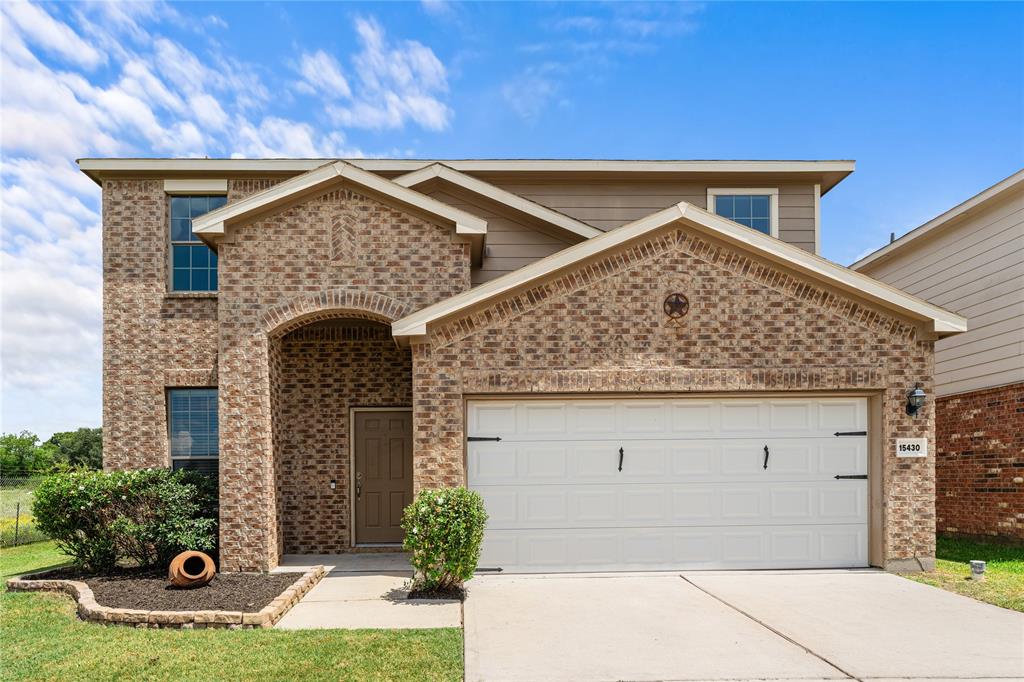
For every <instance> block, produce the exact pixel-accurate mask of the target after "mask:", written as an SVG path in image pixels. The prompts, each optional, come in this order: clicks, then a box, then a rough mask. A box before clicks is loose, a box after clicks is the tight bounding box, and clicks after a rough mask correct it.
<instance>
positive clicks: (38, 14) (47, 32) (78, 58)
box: [4, 2, 106, 69]
mask: <svg viewBox="0 0 1024 682" xmlns="http://www.w3.org/2000/svg"><path fill="white" fill-rule="evenodd" d="M4 16H5V17H7V19H8V21H10V22H11V23H13V24H14V25H16V26H17V27H18V28H19V29H21V34H22V35H23V36H24V37H25V38H26V39H28V41H29V42H31V43H33V44H35V45H38V46H39V47H41V48H43V50H45V51H47V52H50V53H56V54H58V55H60V56H61V57H63V58H65V59H67V60H68V61H70V62H73V63H75V64H78V65H79V66H84V67H86V68H88V69H92V68H95V67H97V66H99V65H100V64H102V63H103V62H105V61H106V57H105V56H104V55H103V54H102V53H100V51H99V50H97V49H96V48H94V47H93V46H92V45H89V44H88V43H86V42H85V41H84V40H82V39H81V38H79V37H78V34H77V33H75V32H74V31H73V30H71V28H70V27H69V26H68V25H67V24H64V23H61V22H59V21H57V20H56V19H54V18H53V17H51V16H50V15H49V14H47V13H46V12H45V11H44V10H43V9H42V8H41V7H38V6H36V5H33V4H30V3H28V2H7V3H4Z"/></svg>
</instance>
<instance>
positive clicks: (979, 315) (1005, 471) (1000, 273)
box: [850, 170, 1024, 540]
mask: <svg viewBox="0 0 1024 682" xmlns="http://www.w3.org/2000/svg"><path fill="white" fill-rule="evenodd" d="M850 267H851V268H853V269H854V270H857V271H859V272H862V273H864V274H866V275H870V276H872V277H875V278H877V279H880V280H882V281H884V282H888V283H889V284H892V285H893V286H896V287H899V288H900V289H903V290H904V291H907V292H909V293H911V294H914V295H915V296H920V297H922V298H925V299H927V300H929V301H931V302H932V303H935V304H936V305H941V306H943V307H944V308H947V309H949V310H953V311H955V312H957V313H959V314H960V315H963V316H964V317H966V318H967V319H968V325H969V327H970V329H969V331H968V332H967V333H966V334H960V335H958V336H954V337H951V338H948V339H943V340H941V341H939V342H938V343H937V344H936V345H935V392H936V395H937V396H938V401H937V414H936V421H937V424H936V453H937V459H936V462H935V470H936V503H935V507H936V526H937V528H938V530H939V532H946V533H952V534H961V535H996V536H1002V537H1005V538H1011V539H1015V540H1024V170H1022V171H1019V172H1017V173H1014V174H1013V175H1011V176H1010V177H1008V178H1006V179H1005V180H1003V181H1002V182H999V183H997V184H995V185H993V186H992V187H989V188H988V189H986V190H985V191H983V192H981V193H980V194H977V195H975V196H973V197H971V198H970V199H968V200H967V201H965V202H963V203H962V204H960V205H959V206H956V207H954V208H952V209H950V210H948V211H946V212H945V213H943V214H942V215H940V216H938V217H937V218H934V219H932V220H929V221H928V222H927V223H925V224H924V225H921V226H920V227H917V228H915V229H913V230H911V231H910V232H908V233H907V234H905V235H903V236H902V237H900V238H899V239H896V240H895V241H893V242H892V243H891V244H888V245H886V246H885V247H884V248H881V249H879V250H878V251H875V252H874V253H872V254H870V255H868V256H866V257H864V258H862V259H861V260H859V261H857V262H856V263H854V264H853V265H851V266H850Z"/></svg>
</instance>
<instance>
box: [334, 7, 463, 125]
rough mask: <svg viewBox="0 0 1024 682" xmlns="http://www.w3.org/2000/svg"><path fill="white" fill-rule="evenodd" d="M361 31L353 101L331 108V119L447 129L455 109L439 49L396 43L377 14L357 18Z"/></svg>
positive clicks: (356, 59)
mask: <svg viewBox="0 0 1024 682" xmlns="http://www.w3.org/2000/svg"><path fill="white" fill-rule="evenodd" d="M356 33H357V34H358V36H359V41H360V43H361V45H362V49H361V50H360V51H359V53H358V54H356V55H355V57H354V58H353V63H354V66H355V68H354V69H353V71H354V73H356V74H357V75H358V83H357V85H356V86H355V87H353V91H354V92H353V98H352V101H351V102H349V103H347V104H343V105H334V106H330V107H328V113H329V114H330V115H331V118H332V120H333V121H334V122H335V123H337V124H338V125H343V126H351V127H354V128H371V129H384V128H400V127H402V126H403V125H405V123H406V121H412V122H414V123H416V124H417V125H419V126H421V127H423V128H426V129H427V130H444V129H445V128H447V127H448V124H449V122H450V121H451V117H452V111H451V109H450V108H449V107H448V105H447V104H445V103H444V102H443V101H441V99H440V98H439V96H440V95H442V94H444V93H446V92H447V91H448V75H447V71H446V70H445V67H444V64H442V63H441V60H440V59H438V58H437V55H435V54H434V51H433V50H431V49H430V48H429V47H426V46H425V45H423V44H422V43H419V42H417V41H415V40H406V41H402V42H400V43H398V44H396V45H392V44H391V43H390V42H389V41H388V39H387V36H386V35H385V34H384V29H383V27H381V25H380V24H379V23H377V21H376V20H375V19H373V18H360V19H357V20H356Z"/></svg>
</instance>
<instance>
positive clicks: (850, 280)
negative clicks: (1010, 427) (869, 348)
mask: <svg viewBox="0 0 1024 682" xmlns="http://www.w3.org/2000/svg"><path fill="white" fill-rule="evenodd" d="M677 220H684V221H685V222H687V223H688V224H690V225H692V226H694V227H696V228H698V229H699V230H701V231H704V232H706V233H708V234H711V235H713V236H715V237H717V238H719V239H722V240H724V241H726V242H729V243H731V244H735V245H738V246H740V247H741V248H745V249H746V250H749V251H752V252H754V253H755V254H757V255H759V256H762V257H764V258H767V259H769V260H772V261H775V262H778V263H781V264H783V265H785V266H787V267H789V268H791V269H794V270H797V271H798V272H801V273H803V274H806V275H809V276H811V277H813V278H815V279H818V280H821V281H824V282H825V283H827V284H829V285H831V286H834V287H836V288H839V289H842V290H845V291H848V292H850V293H852V294H854V295H856V296H858V297H860V298H864V299H867V300H869V301H872V302H874V303H877V304H879V305H881V306H883V307H885V308H888V309H891V310H895V311H897V312H899V313H901V314H903V315H905V316H907V317H910V318H912V319H916V320H920V321H924V322H930V323H931V328H932V330H933V331H935V332H936V333H938V334H939V335H941V336H945V335H947V334H951V333H957V332H962V331H966V330H967V320H966V319H964V318H963V317H961V316H959V315H956V314H954V313H951V312H949V311H948V310H944V309H942V308H939V307H938V306H935V305H932V304H930V303H928V302H927V301H923V300H921V299H919V298H916V297H914V296H910V295H909V294H906V293H904V292H902V291H900V290H898V289H895V288H893V287H890V286H889V285H887V284H884V283H882V282H879V281H877V280H874V279H872V278H870V277H868V276H866V275H862V274H860V273H857V272H853V271H852V270H848V269H847V268H844V267H842V266H841V265H836V264H835V263H833V262H831V261H829V260H825V259H824V258H821V257H820V256H816V255H814V254H812V253H808V252H807V251H804V250H803V249H800V248H798V247H795V246H792V245H790V244H787V243H786V242H783V241H781V240H778V239H775V238H773V237H769V236H767V235H764V234H761V233H760V232H757V231H756V230H751V229H749V228H747V227H744V226H743V225H740V224H738V223H734V222H733V221H731V220H727V219H725V218H722V217H721V216H717V215H714V214H713V213H709V212H707V211H705V210H704V209H701V208H698V207H696V206H693V205H692V204H688V203H686V202H681V203H679V204H676V205H674V206H670V207H669V208H666V209H664V210H662V211H658V212H657V213H654V214H652V215H649V216H647V217H646V218H641V219H640V220H636V221H634V222H632V223H629V224H627V225H624V226H622V227H619V228H617V229H615V230H612V231H610V232H607V233H605V234H603V235H601V236H600V237H595V238H593V239H591V240H588V241H585V242H582V243H580V244H577V245H575V246H572V247H569V248H568V249H565V250H563V251H559V252H558V253H555V254H553V255H551V256H548V257H547V258H543V259H541V260H539V261H537V262H535V263H531V264H530V265H527V266H525V267H522V268H520V269H519V270H516V271H515V272H510V273H508V274H507V275H503V276H502V277H498V278H497V279H493V280H491V281H490V282H486V283H484V284H481V285H480V286H478V287H476V288H474V289H470V290H469V291H466V292H464V293H462V294H459V295H457V296H453V297H452V298H449V299H447V300H444V301H441V302H439V303H435V304H434V305H432V306H428V307H426V308H424V309H422V310H420V311H418V312H415V313H413V314H412V315H408V316H406V317H403V318H402V319H400V320H397V321H395V322H394V323H393V324H392V325H391V331H392V334H393V335H394V336H395V337H396V338H403V337H411V336H422V335H424V334H426V333H427V326H428V325H429V324H431V323H433V322H437V321H438V320H441V319H443V318H447V317H450V316H453V315H456V314H458V313H460V312H462V311H464V310H466V309H468V308H472V307H473V306H476V305H478V304H480V303H483V302H485V301H487V300H489V299H492V298H496V297H498V296H501V295H502V294H505V293H507V292H510V291H512V290H515V289H518V288H520V287H523V286H525V285H528V284H529V283H530V282H532V281H534V280H539V279H542V278H544V277H547V276H548V275H552V274H553V273H555V272H557V271H559V270H562V269H565V268H568V267H571V266H572V265H574V264H576V263H579V262H580V261H583V260H586V259H587V258H590V257H591V256H595V255H597V254H600V253H601V252H603V251H607V250H609V249H613V248H615V247H617V246H620V245H622V244H625V243H627V242H629V241H631V240H633V239H636V238H638V237H642V236H643V235H645V234H647V233H650V232H654V231H656V230H658V229H660V228H662V227H664V226H666V225H668V224H670V223H673V222H676V221H677Z"/></svg>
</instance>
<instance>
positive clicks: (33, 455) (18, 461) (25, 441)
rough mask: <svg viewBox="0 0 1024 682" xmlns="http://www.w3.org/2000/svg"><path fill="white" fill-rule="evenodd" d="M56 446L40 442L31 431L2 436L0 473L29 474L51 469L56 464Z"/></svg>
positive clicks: (0, 441)
mask: <svg viewBox="0 0 1024 682" xmlns="http://www.w3.org/2000/svg"><path fill="white" fill-rule="evenodd" d="M54 450H55V448H54V446H52V445H47V444H45V443H44V444H40V443H39V436H37V435H36V434H34V433H31V432H29V431H22V432H21V433H5V434H3V435H2V436H0V473H3V474H5V475H7V476H27V475H30V474H38V473H44V472H47V471H50V470H51V469H53V465H54V461H55V459H54Z"/></svg>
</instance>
